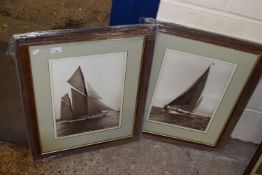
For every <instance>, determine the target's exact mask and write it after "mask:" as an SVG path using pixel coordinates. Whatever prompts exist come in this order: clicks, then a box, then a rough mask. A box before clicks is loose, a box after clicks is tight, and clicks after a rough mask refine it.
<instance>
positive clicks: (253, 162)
mask: <svg viewBox="0 0 262 175" xmlns="http://www.w3.org/2000/svg"><path fill="white" fill-rule="evenodd" d="M261 156H262V143H260V145H259V147H258V149H257V150H256V152H255V154H254V155H253V157H252V159H251V161H250V162H249V164H248V166H247V168H246V169H245V172H244V174H243V175H250V173H251V172H252V171H253V169H254V167H255V166H256V164H257V161H258V160H259V158H260V157H261Z"/></svg>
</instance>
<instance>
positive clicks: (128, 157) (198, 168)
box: [0, 139, 257, 175]
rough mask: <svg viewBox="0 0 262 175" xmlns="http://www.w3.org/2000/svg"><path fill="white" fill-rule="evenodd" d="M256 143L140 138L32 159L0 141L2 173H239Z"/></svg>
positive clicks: (0, 171)
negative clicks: (192, 143)
mask: <svg viewBox="0 0 262 175" xmlns="http://www.w3.org/2000/svg"><path fill="white" fill-rule="evenodd" d="M256 148H257V145H255V144H250V143H245V142H241V141H237V140H230V141H229V142H228V144H227V145H226V147H225V148H224V149H222V150H218V151H213V152H207V151H199V150H196V149H192V148H186V147H180V146H176V145H172V144H167V143H162V142H157V141H152V140H148V139H141V140H140V141H139V142H136V143H131V144H126V145H120V146H116V147H109V148H105V149H100V150H96V151H91V152H86V153H82V154H77V155H72V156H68V157H63V158H57V159H53V160H48V161H45V162H36V163H33V162H32V158H31V154H30V152H29V150H28V149H27V148H25V147H22V146H17V145H13V144H9V143H6V142H0V158H1V159H0V174H1V175H4V174H7V175H14V174H15V175H20V174H26V175H30V174H35V175H53V174H57V175H61V174H63V175H67V174H70V175H72V174H74V175H79V174H87V175H111V174H113V175H126V174H129V175H162V174H163V175H241V174H242V173H243V171H244V169H245V167H246V166H247V164H248V162H249V160H250V159H251V157H252V154H253V153H254V152H255V150H256Z"/></svg>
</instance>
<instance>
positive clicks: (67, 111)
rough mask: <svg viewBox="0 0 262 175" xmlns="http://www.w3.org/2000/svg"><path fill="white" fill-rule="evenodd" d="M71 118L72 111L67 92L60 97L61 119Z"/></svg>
mask: <svg viewBox="0 0 262 175" xmlns="http://www.w3.org/2000/svg"><path fill="white" fill-rule="evenodd" d="M66 119H73V111H72V106H71V102H70V98H69V96H68V94H65V95H64V96H63V97H61V120H66Z"/></svg>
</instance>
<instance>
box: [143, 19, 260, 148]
mask: <svg viewBox="0 0 262 175" xmlns="http://www.w3.org/2000/svg"><path fill="white" fill-rule="evenodd" d="M158 25H159V28H158V31H157V32H156V39H155V47H154V53H153V60H152V68H151V73H150V76H149V81H148V91H147V99H146V104H145V113H144V122H143V132H144V133H145V134H146V135H145V136H148V137H151V138H152V137H153V138H157V139H161V140H165V141H169V142H179V141H180V142H181V141H184V142H183V143H187V144H189V145H192V146H197V145H206V146H207V147H210V148H211V147H215V146H217V145H218V143H220V141H221V140H223V138H225V137H227V136H228V135H229V133H230V132H231V130H232V128H233V126H234V124H235V123H236V121H237V119H238V117H239V116H240V115H241V112H242V111H243V109H244V107H245V105H246V103H247V101H248V99H249V97H250V95H251V93H252V91H253V90H254V88H255V86H256V84H257V82H258V80H259V78H260V76H261V70H262V61H261V57H259V56H260V54H261V53H262V47H261V46H260V45H257V44H253V43H249V42H246V41H240V40H236V39H232V38H228V37H225V36H221V35H217V34H211V33H208V32H204V31H198V30H196V29H190V28H186V27H182V26H178V25H175V24H168V23H161V22H160V23H159V24H158ZM191 143H192V144H191ZM204 147H205V146H204Z"/></svg>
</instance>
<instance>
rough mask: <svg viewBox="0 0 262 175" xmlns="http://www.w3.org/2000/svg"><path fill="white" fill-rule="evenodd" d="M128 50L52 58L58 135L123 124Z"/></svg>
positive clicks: (51, 79) (50, 67)
mask: <svg viewBox="0 0 262 175" xmlns="http://www.w3.org/2000/svg"><path fill="white" fill-rule="evenodd" d="M126 58H127V53H126V52H121V53H110V54H101V55H88V56H81V57H75V58H61V59H51V60H49V70H50V82H51V95H52V106H53V118H54V126H55V132H56V133H54V134H55V136H56V138H63V137H68V136H72V135H79V134H83V133H88V132H97V131H104V130H108V129H114V128H119V127H120V126H121V106H122V100H123V99H122V97H123V89H124V81H125V68H126Z"/></svg>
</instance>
